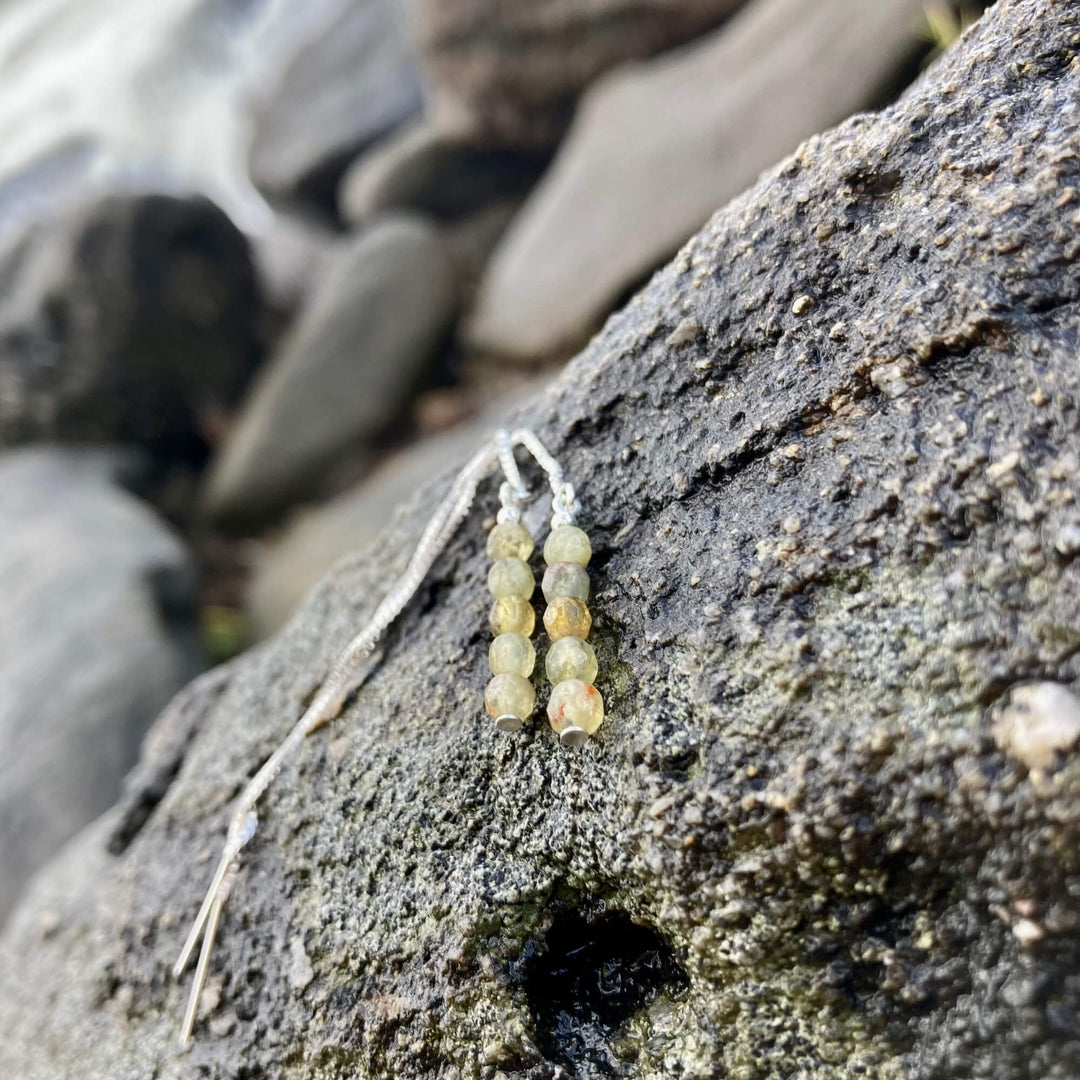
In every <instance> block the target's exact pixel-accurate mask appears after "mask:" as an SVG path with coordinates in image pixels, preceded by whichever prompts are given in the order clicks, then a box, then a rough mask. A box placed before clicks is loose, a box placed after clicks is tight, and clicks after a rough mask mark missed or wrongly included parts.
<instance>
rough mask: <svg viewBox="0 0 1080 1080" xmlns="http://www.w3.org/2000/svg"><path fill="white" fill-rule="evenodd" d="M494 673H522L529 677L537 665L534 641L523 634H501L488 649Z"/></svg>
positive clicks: (489, 661)
mask: <svg viewBox="0 0 1080 1080" xmlns="http://www.w3.org/2000/svg"><path fill="white" fill-rule="evenodd" d="M488 663H489V664H490V665H491V674H492V675H506V674H511V675H521V676H523V677H524V678H526V679H527V678H528V677H529V676H530V675H531V674H532V671H533V667H534V666H535V665H536V650H535V649H534V648H533V643H532V642H531V641H530V640H529V639H528V638H527V637H523V636H522V635H521V634H500V635H499V636H498V637H497V638H496V639H495V640H494V641H493V642H492V643H491V648H490V649H489V650H488Z"/></svg>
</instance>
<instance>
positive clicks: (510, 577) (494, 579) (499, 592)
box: [488, 556, 536, 600]
mask: <svg viewBox="0 0 1080 1080" xmlns="http://www.w3.org/2000/svg"><path fill="white" fill-rule="evenodd" d="M535 588H536V578H535V577H533V572H532V570H531V569H530V568H529V564H528V563H527V562H525V560H524V559H519V558H516V557H515V556H510V557H509V558H506V559H500V560H499V561H498V562H497V563H495V564H494V565H493V566H492V567H491V570H490V572H489V573H488V589H489V590H490V591H491V595H492V596H494V597H495V599H496V600H498V599H501V598H502V597H504V596H520V597H522V598H523V599H525V600H528V599H529V597H530V596H532V594H533V590H534V589H535Z"/></svg>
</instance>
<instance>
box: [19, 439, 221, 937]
mask: <svg viewBox="0 0 1080 1080" xmlns="http://www.w3.org/2000/svg"><path fill="white" fill-rule="evenodd" d="M124 467H125V461H124V459H121V458H118V457H117V456H115V455H113V454H111V453H85V454H80V453H75V452H67V451H57V450H21V451H13V452H10V453H7V454H3V455H0V521H2V522H3V529H2V530H0V594H2V595H3V597H4V602H3V604H0V920H2V919H3V918H4V917H5V916H6V915H7V913H8V911H9V910H10V908H11V906H12V904H13V903H14V901H15V898H16V896H17V895H18V893H19V891H20V889H21V888H22V886H23V884H24V883H25V881H26V879H27V878H28V877H29V875H30V874H31V873H32V872H33V871H34V870H36V869H37V868H38V867H39V866H40V865H41V864H42V863H43V862H44V861H45V860H46V859H47V858H49V857H50V856H51V855H52V854H53V853H54V852H55V851H56V850H57V849H58V848H59V847H60V845H61V844H62V843H63V842H64V841H65V840H67V839H68V837H70V836H71V835H72V834H73V833H75V832H76V831H77V830H78V829H80V828H81V827H82V826H83V825H85V824H86V823H87V822H88V821H90V820H91V819H92V818H94V817H96V816H97V815H98V814H100V813H101V812H102V811H103V810H104V809H105V808H106V807H107V806H109V805H110V804H111V803H112V802H113V801H114V800H115V799H116V797H117V794H118V793H119V789H120V781H121V779H122V777H123V776H124V774H125V773H126V772H127V770H128V769H129V768H130V767H131V766H132V764H134V762H135V760H136V757H137V755H138V750H139V744H140V742H141V740H142V736H143V733H144V732H145V731H146V729H147V728H148V727H149V725H150V722H151V721H152V720H153V719H154V718H155V716H156V715H157V713H158V712H159V710H160V709H161V708H162V706H163V705H164V704H165V702H166V701H168V700H169V698H170V697H172V695H173V694H174V693H176V691H177V690H179V689H180V687H181V686H183V685H184V683H185V682H187V680H188V679H190V678H191V677H192V676H193V675H194V674H195V673H196V672H197V671H198V669H199V667H200V666H201V658H200V656H199V652H198V649H197V647H196V643H195V638H194V632H193V628H192V614H193V606H194V598H193V589H194V570H193V567H192V565H191V562H190V560H189V557H188V554H187V552H186V551H185V550H184V548H183V546H182V545H181V544H180V542H179V541H178V540H177V539H176V538H175V537H174V536H173V535H172V534H171V533H170V532H169V530H168V529H166V528H165V527H164V526H163V525H162V524H161V523H159V522H158V521H156V520H155V519H154V517H153V515H152V514H151V513H150V512H149V511H148V510H147V509H145V508H144V507H143V505H142V504H140V503H138V502H137V501H136V500H135V499H134V498H132V497H131V496H130V495H128V494H126V493H125V492H123V491H121V490H120V489H119V488H117V487H116V486H115V483H114V479H115V478H116V477H117V476H118V475H119V474H121V473H122V471H123V469H124Z"/></svg>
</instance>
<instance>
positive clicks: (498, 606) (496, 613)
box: [489, 596, 536, 637]
mask: <svg viewBox="0 0 1080 1080" xmlns="http://www.w3.org/2000/svg"><path fill="white" fill-rule="evenodd" d="M489 621H490V623H491V632H492V633H493V634H494V635H495V636H496V637H498V635H499V634H521V635H522V636H523V637H532V632H533V630H534V629H535V628H536V610H535V608H533V606H532V604H530V603H529V601H528V600H526V599H524V598H523V597H520V596H501V597H499V599H498V600H496V601H495V603H494V604H492V605H491V615H490V617H489Z"/></svg>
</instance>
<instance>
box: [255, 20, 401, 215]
mask: <svg viewBox="0 0 1080 1080" xmlns="http://www.w3.org/2000/svg"><path fill="white" fill-rule="evenodd" d="M405 6H406V5H405V4H404V3H403V2H402V0H365V2H364V3H355V4H350V5H348V6H346V7H344V8H343V9H342V11H341V13H340V15H339V16H338V17H337V18H335V19H333V20H332V21H331V22H330V23H329V24H328V25H327V26H326V27H325V28H324V29H323V30H321V31H320V32H319V33H318V34H317V35H316V36H315V38H314V39H313V40H310V41H309V42H308V43H307V44H306V45H305V46H304V48H303V49H302V50H301V51H300V53H299V54H298V55H297V56H296V58H295V59H294V60H293V62H292V63H291V64H290V65H289V67H288V68H287V70H286V71H285V72H284V74H283V75H282V77H281V80H280V82H279V84H278V85H277V86H276V88H275V90H274V92H273V93H272V94H271V95H270V96H269V98H268V100H266V101H265V102H264V103H263V104H262V105H261V106H260V108H259V109H258V110H257V115H256V118H255V134H254V141H253V143H252V147H251V174H252V177H253V178H254V180H255V183H256V184H257V185H258V186H259V188H260V189H261V190H262V191H264V192H265V193H266V194H267V195H268V196H270V197H272V198H276V199H281V198H284V199H288V200H294V201H295V200H299V201H302V202H306V203H310V204H312V205H314V206H317V207H320V208H322V209H323V210H325V211H328V212H329V213H334V212H335V209H336V188H337V182H338V179H339V178H340V176H341V174H342V172H343V171H344V170H345V168H346V166H347V165H348V164H349V162H350V161H351V160H352V159H353V158H354V157H356V156H357V155H358V154H359V153H360V152H361V151H362V150H363V149H364V148H365V147H366V146H368V145H369V144H370V143H372V142H374V141H375V140H376V139H378V138H380V137H381V136H384V135H386V134H387V133H388V132H390V131H392V130H393V129H394V128H396V127H397V126H398V125H400V124H401V123H403V122H404V121H406V120H408V119H409V118H410V117H412V116H414V115H416V114H417V113H419V111H420V107H421V94H420V83H419V79H418V76H417V72H416V69H415V65H414V62H413V59H412V55H411V52H410V49H409V45H408V42H407V38H406V33H405V25H404V24H405Z"/></svg>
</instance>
